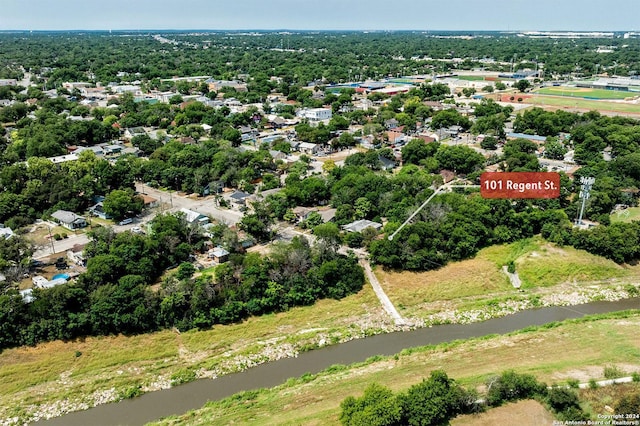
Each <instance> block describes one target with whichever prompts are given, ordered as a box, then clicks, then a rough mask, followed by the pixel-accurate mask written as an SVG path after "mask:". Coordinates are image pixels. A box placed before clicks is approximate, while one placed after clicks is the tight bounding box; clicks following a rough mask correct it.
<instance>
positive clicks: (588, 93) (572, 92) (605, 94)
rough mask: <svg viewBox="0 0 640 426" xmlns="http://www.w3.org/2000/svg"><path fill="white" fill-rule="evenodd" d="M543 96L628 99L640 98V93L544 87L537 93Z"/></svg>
mask: <svg viewBox="0 0 640 426" xmlns="http://www.w3.org/2000/svg"><path fill="white" fill-rule="evenodd" d="M535 92H536V93H539V94H541V95H555V96H568V97H577V98H583V97H589V98H598V99H626V98H631V97H634V96H640V93H638V92H623V91H619V90H605V89H590V88H586V87H562V86H557V87H543V88H541V89H538V90H536V91H535Z"/></svg>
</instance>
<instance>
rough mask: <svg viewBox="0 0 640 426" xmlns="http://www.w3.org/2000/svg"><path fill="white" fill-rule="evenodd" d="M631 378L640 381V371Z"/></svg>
mask: <svg viewBox="0 0 640 426" xmlns="http://www.w3.org/2000/svg"><path fill="white" fill-rule="evenodd" d="M631 378H632V379H633V381H634V382H640V373H638V372H637V371H635V372H634V373H633V374H632V375H631Z"/></svg>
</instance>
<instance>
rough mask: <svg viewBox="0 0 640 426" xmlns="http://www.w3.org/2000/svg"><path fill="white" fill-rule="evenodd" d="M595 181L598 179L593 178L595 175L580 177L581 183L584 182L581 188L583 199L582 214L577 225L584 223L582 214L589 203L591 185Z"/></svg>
mask: <svg viewBox="0 0 640 426" xmlns="http://www.w3.org/2000/svg"><path fill="white" fill-rule="evenodd" d="M595 181H596V178H593V177H589V178H588V177H584V176H583V177H581V178H580V183H581V184H582V187H581V189H580V198H581V199H582V206H581V207H580V215H579V216H578V221H577V223H576V225H577V226H580V225H582V216H583V215H584V209H585V207H586V205H587V200H588V199H589V197H590V196H591V194H590V192H591V187H592V186H593V184H594V182H595Z"/></svg>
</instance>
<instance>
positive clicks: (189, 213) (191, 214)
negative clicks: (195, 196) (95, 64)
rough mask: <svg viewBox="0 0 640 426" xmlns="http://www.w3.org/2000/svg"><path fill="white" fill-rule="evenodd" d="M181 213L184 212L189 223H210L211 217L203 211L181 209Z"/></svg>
mask: <svg viewBox="0 0 640 426" xmlns="http://www.w3.org/2000/svg"><path fill="white" fill-rule="evenodd" d="M180 213H183V214H184V218H185V220H186V221H187V223H188V224H189V225H204V224H207V223H209V218H208V217H207V216H205V215H203V214H202V213H198V212H196V211H194V210H189V209H185V208H184V207H183V208H181V209H180Z"/></svg>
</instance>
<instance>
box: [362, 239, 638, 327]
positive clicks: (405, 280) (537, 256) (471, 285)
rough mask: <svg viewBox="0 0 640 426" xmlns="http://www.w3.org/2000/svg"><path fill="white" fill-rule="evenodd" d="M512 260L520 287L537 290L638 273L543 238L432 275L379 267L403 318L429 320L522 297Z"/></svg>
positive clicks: (494, 249)
mask: <svg viewBox="0 0 640 426" xmlns="http://www.w3.org/2000/svg"><path fill="white" fill-rule="evenodd" d="M510 261H513V262H515V264H516V271H517V272H518V274H519V276H520V278H521V280H522V288H523V289H526V290H536V289H539V288H544V287H552V286H555V285H560V284H563V283H578V286H579V285H580V283H583V282H584V283H585V284H588V285H591V284H592V283H593V282H597V281H600V280H605V279H610V278H625V277H635V276H637V275H638V271H637V270H636V269H634V268H623V267H621V266H619V265H617V264H616V263H614V262H612V261H610V260H607V259H604V258H602V257H598V256H594V255H591V254H589V253H587V252H584V251H581V250H575V249H573V248H571V247H564V248H559V247H557V246H555V245H553V244H550V243H547V242H544V241H543V240H541V239H539V238H531V239H527V240H523V241H520V242H517V243H513V244H509V245H500V246H492V247H488V248H486V249H483V250H481V251H480V252H479V253H478V255H476V257H475V258H473V259H469V260H465V261H462V262H456V263H450V264H448V265H446V266H445V267H444V268H441V269H439V270H435V271H429V272H421V273H415V272H407V271H404V272H394V271H385V270H383V269H382V268H376V269H375V273H376V276H377V277H378V280H379V281H380V284H381V285H382V287H383V289H384V290H385V292H386V293H387V295H388V296H389V298H390V299H391V301H392V302H393V303H394V305H395V306H396V307H397V308H398V309H399V311H400V313H401V315H403V316H407V317H418V318H425V317H426V316H428V315H430V314H433V313H434V312H435V311H436V310H438V309H440V308H441V307H442V306H441V305H442V303H443V302H447V306H448V307H451V305H452V304H453V305H455V306H457V307H458V308H460V307H465V306H467V307H470V306H471V304H476V303H477V299H480V300H483V299H485V301H486V299H491V298H495V297H498V296H503V297H509V296H510V295H514V294H519V292H518V291H517V290H515V289H514V288H513V287H512V286H511V283H510V282H509V280H508V278H507V277H506V275H505V274H503V273H502V272H501V268H502V266H503V265H506V264H507V263H508V262H510Z"/></svg>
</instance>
